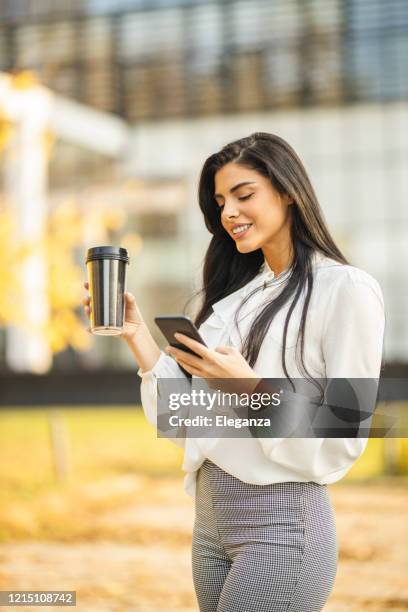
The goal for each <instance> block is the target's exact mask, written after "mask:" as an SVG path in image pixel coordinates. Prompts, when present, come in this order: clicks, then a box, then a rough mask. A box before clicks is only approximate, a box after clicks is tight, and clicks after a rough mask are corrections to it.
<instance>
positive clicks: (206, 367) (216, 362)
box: [166, 333, 260, 390]
mask: <svg viewBox="0 0 408 612" xmlns="http://www.w3.org/2000/svg"><path fill="white" fill-rule="evenodd" d="M174 336H175V338H176V339H177V340H178V341H179V342H182V343H183V344H185V345H186V346H188V347H189V348H191V350H193V351H194V352H195V353H197V355H199V357H197V356H196V355H192V354H191V353H188V352H186V351H182V350H180V349H177V348H175V347H172V346H168V347H166V351H167V353H168V354H169V355H172V356H173V357H175V359H176V361H177V363H178V364H180V365H181V366H183V368H184V369H185V370H187V372H189V373H190V374H192V375H194V376H199V377H200V378H206V379H209V378H217V379H220V378H229V379H231V378H238V379H244V380H243V381H242V382H243V383H244V385H243V386H244V387H245V388H248V385H249V387H250V388H251V390H252V389H253V388H255V387H256V384H257V383H258V381H259V380H260V377H259V376H258V375H257V374H256V372H255V371H254V370H253V369H252V368H251V366H250V365H249V364H248V362H247V361H246V360H245V358H244V357H243V356H242V355H241V353H240V352H239V350H238V349H237V348H235V347H233V346H217V348H215V349H209V348H207V347H206V346H203V345H202V344H201V343H200V342H197V341H196V340H193V339H192V338H189V337H188V336H185V335H184V334H181V333H175V334H174ZM249 378H251V379H254V381H253V384H252V382H251V383H250V384H249V382H250V381H247V382H245V379H249ZM255 379H256V380H255Z"/></svg>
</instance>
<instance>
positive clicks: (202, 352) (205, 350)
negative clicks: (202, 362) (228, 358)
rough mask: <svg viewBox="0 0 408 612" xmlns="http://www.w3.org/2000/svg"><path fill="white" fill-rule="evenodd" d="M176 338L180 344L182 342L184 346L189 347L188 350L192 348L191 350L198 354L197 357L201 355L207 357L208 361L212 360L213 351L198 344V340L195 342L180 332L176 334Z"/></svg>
mask: <svg viewBox="0 0 408 612" xmlns="http://www.w3.org/2000/svg"><path fill="white" fill-rule="evenodd" d="M174 337H175V338H176V339H177V340H178V341H179V342H182V343H183V344H185V345H186V346H188V348H191V350H192V351H194V352H195V353H197V355H200V357H207V358H208V359H212V354H211V350H210V349H208V348H207V347H206V346H204V345H203V344H201V342H197V340H193V339H192V338H189V336H186V335H184V334H181V333H179V332H176V333H175V334H174Z"/></svg>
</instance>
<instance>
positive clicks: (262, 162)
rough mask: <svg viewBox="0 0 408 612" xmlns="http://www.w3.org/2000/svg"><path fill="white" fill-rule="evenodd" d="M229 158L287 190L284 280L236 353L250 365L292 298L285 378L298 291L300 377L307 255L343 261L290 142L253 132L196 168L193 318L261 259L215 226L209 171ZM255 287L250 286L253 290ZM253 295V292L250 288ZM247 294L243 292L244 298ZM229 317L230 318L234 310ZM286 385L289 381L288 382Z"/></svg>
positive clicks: (309, 285) (309, 276) (204, 314)
mask: <svg viewBox="0 0 408 612" xmlns="http://www.w3.org/2000/svg"><path fill="white" fill-rule="evenodd" d="M229 162H234V163H237V164H241V165H243V166H246V167H248V168H251V169H253V170H256V171H257V172H259V173H260V174H262V175H263V176H265V177H267V178H268V179H269V180H270V181H271V184H272V186H273V187H274V189H275V190H276V191H277V192H278V193H279V194H281V195H284V194H287V195H288V196H290V198H291V199H292V200H293V203H292V204H291V205H290V207H291V209H292V223H291V230H290V231H291V240H292V245H293V262H292V268H291V272H290V274H289V276H288V281H287V283H285V286H284V288H283V290H282V291H281V292H280V293H279V295H278V296H277V297H275V298H274V299H273V300H271V301H270V302H269V303H266V304H265V306H264V308H263V309H262V311H261V312H260V313H259V315H258V316H257V317H256V318H255V320H254V321H253V323H252V325H251V328H250V330H249V332H248V334H247V337H246V338H245V342H244V344H243V346H242V349H241V352H242V355H243V356H244V358H245V359H246V360H247V361H248V363H249V365H250V366H251V367H253V366H254V364H255V363H256V360H257V358H258V354H259V351H260V348H261V345H262V342H263V340H264V338H265V336H266V334H267V331H268V329H269V326H270V324H271V322H272V320H273V318H274V316H275V315H276V313H277V312H278V311H279V310H280V309H281V308H282V307H283V306H284V304H286V302H288V301H289V300H290V299H291V298H292V296H293V302H292V303H291V305H290V308H289V310H288V313H287V315H286V318H285V324H284V328H283V347H282V368H283V371H284V372H285V375H286V377H287V378H288V379H289V380H290V381H291V379H290V376H289V374H288V371H287V368H286V360H285V353H286V337H287V329H288V325H289V320H290V317H291V315H292V312H293V310H294V308H295V306H296V304H297V302H298V300H299V299H300V296H301V294H302V292H303V291H304V290H305V291H306V297H305V301H304V305H303V309H302V316H301V323H300V328H299V333H298V337H297V345H296V353H297V346H298V343H299V339H300V342H301V364H298V365H299V366H300V367H301V368H302V371H303V373H304V374H306V377H307V378H309V372H308V371H307V368H306V366H305V363H304V335H305V325H306V317H307V311H308V307H309V302H310V297H311V294H312V290H313V271H312V262H311V259H312V255H313V252H314V251H319V252H320V253H323V254H324V255H326V256H328V257H330V258H332V259H334V260H336V261H337V262H339V263H342V264H348V263H349V262H348V261H347V260H346V258H345V257H344V255H343V254H342V253H341V251H340V250H339V248H338V247H337V246H336V244H335V242H334V240H333V238H332V237H331V235H330V232H329V230H328V228H327V225H326V222H325V219H324V216H323V213H322V211H321V208H320V205H319V203H318V200H317V197H316V194H315V192H314V189H313V187H312V185H311V183H310V180H309V178H308V176H307V173H306V170H305V168H304V166H303V164H302V162H301V161H300V159H299V157H298V156H297V154H296V153H295V151H294V150H293V149H292V148H291V147H290V145H289V144H288V143H287V142H286V141H285V140H283V139H282V138H280V137H279V136H276V135H274V134H268V133H263V132H256V133H254V134H251V136H248V137H246V138H241V139H239V140H236V141H234V142H231V143H229V144H227V145H226V146H224V147H223V148H222V149H221V150H220V151H219V152H218V153H214V154H213V155H211V156H210V157H209V158H208V159H207V160H206V161H205V163H204V166H203V168H202V171H201V175H200V181H199V188H198V197H199V204H200V208H201V211H202V213H203V215H204V220H205V224H206V227H207V229H208V230H209V232H210V233H211V234H212V239H211V241H210V245H209V247H208V249H207V253H206V255H205V260H204V269H203V288H202V289H201V290H200V293H203V295H204V298H203V303H202V306H201V308H200V310H199V312H198V314H197V315H196V317H195V324H196V326H197V327H198V326H200V325H201V324H202V323H203V322H204V321H205V320H206V319H207V318H208V317H209V315H210V314H211V311H212V305H213V304H214V303H215V302H217V301H218V300H220V299H222V298H224V297H226V296H227V295H229V294H231V293H233V292H234V291H236V290H237V289H240V288H241V287H243V286H244V285H246V284H247V283H248V282H249V281H250V280H252V279H253V278H254V277H255V276H256V275H257V274H258V272H259V268H260V266H261V265H262V264H263V263H264V255H263V252H262V250H261V249H257V250H256V251H252V252H250V253H240V252H239V251H237V248H236V246H235V241H234V240H233V239H232V238H231V236H230V235H229V234H228V233H227V232H226V230H225V229H224V228H223V226H222V224H221V219H220V210H221V209H220V207H219V206H218V205H217V203H216V201H215V199H214V190H215V183H214V177H215V173H216V172H217V171H218V170H220V168H222V167H223V166H224V165H225V164H227V163H229ZM255 291H256V290H255ZM253 293H254V292H253ZM253 293H252V294H251V295H249V296H247V298H246V299H249V298H250V297H251V296H252V295H253ZM243 304H244V302H243V303H242V304H241V306H240V307H239V309H238V311H237V312H236V315H235V322H237V319H238V313H239V311H240V310H241V307H242V306H243ZM291 384H292V387H293V383H292V381H291Z"/></svg>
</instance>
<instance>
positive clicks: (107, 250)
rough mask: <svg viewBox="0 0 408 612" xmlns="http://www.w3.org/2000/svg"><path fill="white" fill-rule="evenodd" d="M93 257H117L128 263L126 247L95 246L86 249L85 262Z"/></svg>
mask: <svg viewBox="0 0 408 612" xmlns="http://www.w3.org/2000/svg"><path fill="white" fill-rule="evenodd" d="M95 259H119V260H120V261H124V262H125V263H129V255H128V252H127V249H124V248H123V247H115V246H97V247H92V248H90V249H88V252H87V256H86V263H88V261H94V260H95Z"/></svg>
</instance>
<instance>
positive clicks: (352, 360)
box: [259, 270, 385, 482]
mask: <svg viewBox="0 0 408 612" xmlns="http://www.w3.org/2000/svg"><path fill="white" fill-rule="evenodd" d="M356 272H357V274H355V275H353V273H352V271H351V272H348V273H347V274H346V275H344V277H342V279H341V280H340V281H339V282H338V284H337V286H336V287H335V288H334V289H333V291H332V293H331V295H330V300H329V303H328V304H327V306H326V312H325V316H324V319H323V322H322V337H321V338H322V339H321V350H322V355H323V358H324V363H325V369H326V378H327V379H336V378H347V379H353V378H354V379H357V378H360V379H361V378H364V379H371V381H374V385H375V387H376V389H375V394H374V397H375V396H376V390H377V387H378V385H377V384H376V383H378V378H379V375H380V370H381V362H382V353H383V338H384V329H385V311H384V300H383V295H382V291H381V288H380V286H379V284H378V283H377V281H376V280H375V279H374V278H373V277H371V276H370V275H369V274H367V273H364V272H363V271H362V270H356ZM355 386H356V389H355V390H356V393H357V395H358V393H359V392H361V389H364V388H365V387H364V385H362V386H361V385H355ZM357 387H358V388H357ZM374 407H375V399H374V406H372V409H374ZM259 440H260V443H261V446H262V448H263V451H264V453H265V454H266V456H267V457H268V458H269V459H270V460H271V461H274V462H276V463H279V464H280V465H282V466H285V467H287V468H289V469H291V470H294V471H296V472H297V473H299V475H300V476H302V477H304V478H306V479H308V480H318V481H319V480H320V481H321V480H323V481H325V479H327V480H326V482H334V481H335V480H338V479H339V478H341V477H342V476H344V474H345V473H346V472H347V471H348V470H349V469H350V468H351V466H352V464H353V463H354V462H355V461H356V459H358V457H360V455H362V453H363V452H364V450H365V448H366V445H367V442H368V437H367V436H365V437H362V438H260V439H259Z"/></svg>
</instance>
